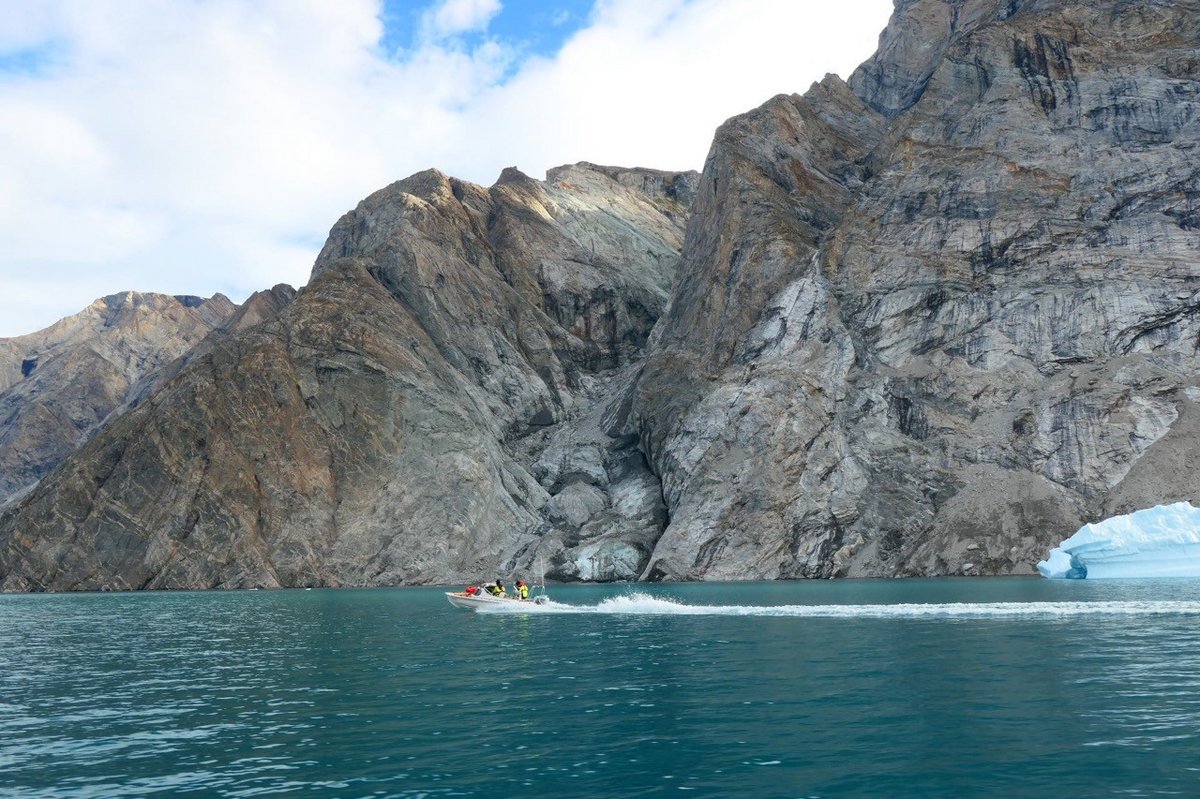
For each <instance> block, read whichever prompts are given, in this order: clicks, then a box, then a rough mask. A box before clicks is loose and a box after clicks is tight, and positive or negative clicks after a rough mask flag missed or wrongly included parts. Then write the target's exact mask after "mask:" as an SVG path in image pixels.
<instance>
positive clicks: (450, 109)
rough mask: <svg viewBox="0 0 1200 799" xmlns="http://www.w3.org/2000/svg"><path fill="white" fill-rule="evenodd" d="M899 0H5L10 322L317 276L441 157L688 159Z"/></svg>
mask: <svg viewBox="0 0 1200 799" xmlns="http://www.w3.org/2000/svg"><path fill="white" fill-rule="evenodd" d="M890 9H891V3H890V0H842V2H840V3H837V4H829V3H825V2H818V1H817V0H595V1H594V2H584V1H583V0H571V2H557V3H556V2H533V0H437V1H436V2H435V1H434V0H422V1H417V0H409V1H408V2H405V1H404V0H386V1H385V0H189V1H188V2H184V1H183V0H16V1H15V2H13V3H9V4H6V7H5V13H4V14H3V15H0V119H3V120H4V124H3V125H0V176H2V177H0V241H3V243H4V246H3V247H0V337H2V336H13V335H19V334H23V333H27V332H32V331H34V330H37V329H40V328H42V327H45V326H47V325H49V324H51V323H52V322H54V321H55V320H56V319H58V318H60V317H62V316H64V315H67V314H71V313H75V312H77V311H79V310H80V309H82V308H84V307H85V306H87V305H88V304H89V303H90V302H91V301H92V300H94V299H95V298H96V297H99V296H103V295H106V294H111V293H115V292H119V291H125V290H129V289H133V290H138V291H160V292H165V293H171V294H201V295H210V294H212V293H214V292H217V291H220V292H223V293H225V294H227V295H228V296H229V297H230V298H232V299H234V300H235V301H241V300H242V299H244V298H245V297H246V296H247V295H248V294H249V293H250V292H252V291H254V290H256V289H260V288H265V287H269V286H271V285H273V284H275V283H277V282H288V283H291V284H293V285H297V286H298V285H302V284H303V283H304V282H305V281H306V280H307V278H308V272H309V269H310V268H311V265H312V261H313V258H314V257H315V255H316V253H317V251H318V250H319V248H320V246H321V243H322V242H323V241H324V238H325V235H326V233H327V231H328V230H329V228H330V227H331V226H332V225H333V223H334V222H335V221H336V220H337V218H338V217H339V216H340V215H341V214H342V213H344V212H345V211H347V210H348V209H350V208H352V207H353V206H354V205H355V204H356V203H357V202H358V201H359V200H360V199H361V198H363V197H365V196H366V195H367V194H369V193H371V192H372V191H374V190H375V189H378V188H379V187H381V186H384V185H386V184H388V183H390V182H392V181H394V180H397V179H399V178H402V177H404V176H406V175H409V174H411V173H413V172H416V171H419V170H421V169H426V168H428V167H437V168H439V169H441V170H443V171H445V172H447V173H450V174H452V175H456V176H458V177H462V178H465V179H467V180H472V181H475V182H478V183H481V184H484V185H487V184H490V183H491V182H492V181H494V180H495V178H496V177H497V176H498V175H499V173H500V171H501V170H502V169H503V168H504V167H506V166H517V167H519V168H520V169H522V170H523V171H525V172H526V173H528V174H530V175H533V176H535V177H542V176H543V174H544V173H545V170H546V169H547V168H550V167H553V166H556V165H559V164H564V163H573V162H576V161H581V160H588V161H594V162H597V163H608V164H619V165H625V166H649V167H657V168H662V169H699V168H700V167H701V166H702V164H703V160H704V156H705V153H706V152H707V149H708V145H709V142H710V141H711V137H712V132H713V130H714V129H715V128H716V127H717V125H719V124H720V123H721V122H722V121H724V120H725V119H727V118H728V117H730V116H733V115H735V114H739V113H742V112H744V111H747V110H749V109H751V108H753V107H755V106H757V105H760V104H761V103H762V102H764V101H765V100H767V99H768V98H770V97H771V96H773V95H775V94H778V93H780V92H803V91H805V90H806V89H807V88H808V86H809V85H810V84H811V83H812V82H813V81H815V80H819V79H820V78H821V77H822V76H823V75H824V74H825V73H826V72H834V73H837V74H839V75H842V76H843V77H846V76H848V75H849V73H850V72H851V71H852V70H853V69H854V67H855V66H857V64H859V63H860V62H861V61H862V60H864V59H865V58H867V57H868V56H869V55H870V54H871V52H872V51H873V50H874V47H875V44H876V41H877V38H878V35H879V33H880V31H881V30H882V29H883V27H884V26H885V24H886V22H887V17H888V14H889V13H890Z"/></svg>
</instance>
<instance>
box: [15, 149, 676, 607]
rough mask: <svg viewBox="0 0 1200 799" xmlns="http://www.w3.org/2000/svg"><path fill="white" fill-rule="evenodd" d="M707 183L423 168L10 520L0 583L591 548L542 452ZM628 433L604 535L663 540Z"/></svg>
mask: <svg viewBox="0 0 1200 799" xmlns="http://www.w3.org/2000/svg"><path fill="white" fill-rule="evenodd" d="M697 179H698V175H696V174H695V173H690V174H673V173H662V172H654V171H652V170H616V169H612V168H605V167H596V166H593V165H589V164H581V165H577V166H573V167H565V168H562V169H558V170H554V171H552V172H551V173H550V175H549V176H548V180H547V181H546V182H544V183H543V182H540V181H536V180H533V179H530V178H528V177H526V176H524V175H522V174H521V173H519V172H517V171H516V170H506V171H505V172H504V174H503V175H502V176H501V179H500V180H499V181H498V182H497V183H496V185H494V186H492V187H491V188H490V189H485V188H482V187H479V186H475V185H473V184H470V183H465V182H463V181H458V180H454V179H451V178H448V177H446V176H445V175H442V174H440V173H438V172H436V171H429V172H424V173H421V174H418V175H414V176H412V177H410V178H408V179H406V180H404V181H401V182H399V183H396V184H394V185H392V186H389V187H388V188H386V189H383V190H382V191H379V192H377V193H375V194H374V195H372V196H371V197H368V198H367V199H366V200H364V201H363V202H362V203H361V204H360V205H359V207H358V208H357V209H355V210H354V211H352V212H351V213H349V214H347V215H346V216H345V217H343V219H342V220H340V221H339V222H338V223H337V224H336V225H335V226H334V228H333V230H332V232H331V234H330V238H329V241H328V243H327V244H326V246H325V248H324V250H323V251H322V253H321V255H320V257H319V258H318V260H317V263H316V265H315V266H314V269H313V278H312V281H311V282H310V284H309V285H308V286H307V287H305V288H304V289H303V290H302V291H301V292H300V293H299V294H298V296H297V297H296V299H295V300H294V301H293V302H291V303H290V304H289V305H287V307H285V308H284V309H283V310H282V312H281V313H280V314H279V315H278V316H277V317H275V318H274V319H270V320H268V321H266V322H265V323H263V324H260V325H257V326H255V327H252V328H250V329H248V330H244V331H241V332H237V333H234V334H232V335H229V336H224V337H221V338H219V339H217V340H215V341H214V342H213V344H212V346H211V347H210V348H209V349H208V351H207V352H203V353H202V354H199V355H197V356H196V357H194V358H191V359H189V362H188V363H186V364H185V365H183V366H182V368H181V369H180V370H179V372H178V374H177V375H176V376H175V377H174V378H173V379H171V380H170V381H169V382H167V383H165V384H164V385H161V386H159V387H158V388H157V389H156V390H153V391H151V392H150V393H149V395H148V396H147V397H146V398H145V399H144V400H143V401H142V402H141V403H140V404H138V405H137V406H136V407H133V408H131V409H130V410H128V411H127V412H125V413H124V414H122V415H121V416H120V417H119V418H117V419H114V420H113V421H112V422H111V423H109V424H108V425H106V426H105V428H104V429H103V431H101V433H100V434H99V435H98V436H97V437H96V438H95V439H93V440H92V441H91V442H90V443H89V444H88V445H87V446H86V447H84V448H83V449H82V450H81V451H80V452H79V453H77V454H76V455H75V456H74V457H73V458H71V459H70V460H69V461H68V462H67V463H66V464H64V466H63V467H61V468H60V469H58V470H57V471H55V472H54V473H52V474H51V475H49V476H48V477H47V478H46V479H44V480H43V481H42V482H41V484H39V486H38V487H37V489H36V490H35V491H34V492H33V493H32V494H30V495H29V496H28V497H26V498H25V499H24V500H23V501H22V502H21V503H20V505H19V506H17V507H14V508H10V510H9V511H8V512H7V513H6V514H5V515H4V516H3V517H0V580H2V585H3V587H4V588H6V589H8V590H24V589H42V588H60V589H85V588H170V587H179V588H182V587H213V586H224V587H234V586H258V585H261V586H278V585H301V584H304V585H311V584H332V585H344V584H353V585H368V584H378V583H393V582H400V581H403V582H431V581H444V580H447V579H460V578H463V579H465V578H469V577H477V576H478V575H479V574H481V573H483V572H487V573H490V572H491V571H492V570H493V569H494V568H496V567H497V565H498V564H499V565H504V564H509V565H510V566H511V565H515V564H516V563H517V562H523V563H528V562H529V561H530V560H531V559H532V558H533V557H534V552H535V551H536V550H538V549H539V548H541V549H542V550H544V551H546V552H548V553H550V554H551V555H553V554H556V553H560V552H561V551H563V549H564V548H565V547H570V546H575V545H577V544H578V543H579V541H578V538H577V537H576V538H571V537H570V536H573V535H575V533H576V532H577V531H578V529H579V527H580V525H581V524H582V521H579V520H578V518H577V517H578V513H579V507H580V506H582V507H588V503H590V502H594V501H595V497H594V496H592V495H591V494H588V497H587V498H586V499H583V500H579V501H578V502H574V503H572V502H570V501H568V500H569V499H571V498H572V497H573V496H574V495H570V496H568V497H567V498H564V499H562V500H558V501H557V504H556V501H555V499H554V497H555V496H556V492H557V494H561V493H563V492H564V491H566V489H567V486H574V485H575V484H576V482H577V481H576V480H575V479H573V478H572V477H571V476H570V475H560V474H559V471H561V470H560V469H559V464H555V465H549V466H547V465H542V466H537V467H535V464H534V463H533V460H534V458H535V453H536V452H537V451H539V446H538V443H537V442H540V441H542V440H544V439H545V437H546V435H547V431H549V430H550V429H552V428H554V427H555V426H556V425H560V423H562V422H564V421H566V420H569V419H571V418H574V417H577V416H580V415H583V414H584V413H585V411H587V410H588V409H590V408H592V407H593V406H594V405H595V403H596V401H597V398H599V397H602V396H604V395H605V392H606V391H607V390H608V389H607V386H608V385H610V384H611V383H613V381H614V379H615V377H614V376H615V375H620V374H623V373H624V371H623V370H625V369H626V367H627V365H628V364H629V363H630V361H631V360H632V359H636V358H637V357H639V356H640V353H641V351H642V347H643V346H644V344H645V341H646V339H647V337H648V336H649V333H650V330H651V328H652V327H653V325H654V322H655V321H656V320H657V318H658V316H659V314H660V313H661V310H662V308H663V306H664V305H665V303H666V299H667V294H668V290H669V287H670V285H671V283H672V281H673V278H674V269H675V265H676V263H677V262H678V257H679V256H678V248H679V246H680V244H681V241H682V232H683V225H684V221H685V217H686V212H687V206H688V203H689V202H690V199H691V194H692V193H693V191H694V188H695V184H696V181H697ZM634 443H635V442H633V441H632V440H630V441H626V442H625V444H624V446H625V448H626V449H625V451H624V452H623V454H622V458H623V460H622V462H621V463H619V464H613V469H612V472H611V478H610V474H609V472H608V471H606V470H605V468H604V465H603V464H602V463H601V462H600V461H596V462H595V463H593V464H590V466H591V467H593V471H595V470H597V469H598V470H599V474H594V473H593V474H592V476H591V477H590V478H589V479H591V480H592V481H593V482H600V481H602V482H604V483H605V484H608V483H609V482H610V481H613V482H616V483H621V482H622V480H624V483H623V484H628V485H627V486H626V488H627V489H628V490H625V491H624V493H622V496H623V497H626V501H625V502H624V504H623V505H621V506H620V508H619V509H617V510H613V511H611V512H610V513H609V514H608V517H606V518H608V522H606V525H607V526H606V527H605V528H604V529H605V530H611V529H612V527H613V526H614V525H615V526H617V527H620V526H621V525H625V526H626V527H629V528H632V529H635V530H637V531H639V533H638V534H640V535H643V536H645V535H648V536H650V539H651V540H652V539H653V537H654V536H656V535H657V533H658V531H659V530H661V526H662V521H663V520H662V516H661V510H660V509H661V501H660V499H659V498H658V495H657V491H653V492H649V493H646V492H642V494H641V495H638V496H635V494H637V491H636V490H635V489H637V488H638V487H639V486H643V485H644V484H646V483H647V482H648V483H650V484H651V485H654V484H655V481H654V480H653V477H652V476H651V475H649V472H648V471H647V470H646V468H645V464H644V461H641V460H640V456H638V455H637V453H636V449H633V446H634ZM534 471H537V472H538V474H539V475H541V476H542V478H543V480H544V481H545V483H546V485H545V486H543V485H542V484H540V483H539V481H538V479H536V478H535V476H534V474H533V472H534ZM551 472H553V473H554V474H555V477H553V478H551V477H549V474H550V473H551ZM572 490H573V491H574V490H575V489H572ZM576 493H579V492H578V491H576ZM584 493H587V492H584ZM638 497H640V498H638ZM574 498H575V499H578V497H574ZM605 504H607V503H605ZM560 505H561V506H564V507H562V508H559V509H558V511H557V512H555V513H550V511H553V510H554V509H555V508H558V506H560ZM572 520H574V521H572ZM647 531H648V532H647Z"/></svg>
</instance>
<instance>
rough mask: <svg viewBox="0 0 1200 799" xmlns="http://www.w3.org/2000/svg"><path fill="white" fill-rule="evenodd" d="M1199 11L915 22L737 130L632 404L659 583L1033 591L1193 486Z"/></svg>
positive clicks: (1025, 6) (924, 8)
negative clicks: (915, 581) (1066, 555)
mask: <svg viewBox="0 0 1200 799" xmlns="http://www.w3.org/2000/svg"><path fill="white" fill-rule="evenodd" d="M1198 10H1200V9H1198V7H1197V6H1196V5H1195V4H1194V3H1149V4H1147V3H1134V2H1120V1H1115V2H1114V1H1111V0H1110V1H1109V2H1100V3H1091V4H1080V3H1074V2H1051V1H1048V0H1047V1H1044V2H987V1H983V0H968V2H942V1H941V0H916V1H915V2H898V3H897V9H896V14H895V16H894V17H893V19H892V21H891V23H890V24H889V26H888V29H887V31H885V33H884V35H883V36H882V38H881V43H880V49H879V52H878V53H877V54H876V56H875V57H874V58H872V59H871V60H870V61H868V62H867V63H866V64H864V65H863V66H862V67H861V68H860V69H859V70H858V71H857V72H856V73H855V74H854V75H853V76H852V77H851V79H850V81H849V83H848V84H846V83H843V82H842V81H841V80H839V79H838V78H837V77H836V76H829V77H827V78H826V79H825V80H824V81H823V82H822V83H820V84H818V85H816V86H814V87H813V89H812V90H810V91H809V92H808V93H807V94H806V95H804V96H803V97H794V96H793V97H778V98H776V99H774V100H772V101H771V102H769V103H767V104H766V105H765V106H763V107H762V108H760V109H758V110H756V111H754V112H752V113H750V114H748V115H746V116H744V117H740V118H738V119H735V120H732V121H731V122H729V123H727V124H726V125H725V126H724V127H723V128H722V129H721V130H720V131H719V132H718V134H717V137H716V140H715V142H714V145H713V149H712V152H711V154H710V157H709V160H708V163H707V164H706V167H705V171H704V178H703V180H702V181H701V185H700V189H699V192H698V195H697V199H696V203H695V206H694V214H693V217H692V220H691V223H690V225H689V228H688V233H687V240H686V243H685V247H684V263H683V267H682V268H681V270H680V272H681V281H680V284H679V286H678V287H677V289H676V292H675V295H674V299H673V302H672V306H671V310H670V313H669V314H668V315H667V316H666V317H665V318H664V319H663V321H662V322H661V323H660V326H659V329H657V330H656V331H655V334H654V338H653V340H652V343H651V348H650V350H651V355H650V357H649V358H648V361H647V364H646V366H645V371H644V374H643V376H642V378H641V380H640V382H639V385H638V391H637V402H636V406H635V414H636V416H637V418H638V420H639V432H640V435H641V437H642V441H643V443H644V447H645V450H646V451H647V453H648V454H649V457H650V460H651V463H652V464H653V467H654V469H655V471H656V473H658V474H659V475H661V478H662V482H663V487H664V495H665V497H666V501H667V506H668V511H669V513H670V518H671V522H670V525H669V526H668V528H667V529H666V532H665V534H664V535H663V536H662V538H661V539H660V541H659V542H658V543H657V546H656V548H655V550H654V555H653V558H652V560H651V562H650V563H649V564H648V565H647V567H646V569H645V570H644V571H643V574H642V576H643V577H644V578H646V579H745V578H780V577H827V576H866V575H888V576H895V575H916V574H1007V573H1031V572H1032V570H1033V564H1034V563H1035V562H1036V561H1037V560H1038V559H1039V558H1040V557H1041V556H1042V555H1043V554H1044V553H1045V551H1046V550H1047V549H1048V547H1049V546H1053V544H1054V543H1055V542H1056V541H1058V540H1060V539H1061V538H1062V537H1063V536H1064V534H1067V533H1069V532H1070V531H1073V530H1075V529H1076V528H1077V527H1078V526H1079V525H1080V524H1081V523H1082V522H1083V521H1085V520H1095V519H1098V518H1102V517H1104V516H1107V515H1110V514H1113V513H1118V512H1125V511H1129V510H1131V509H1134V508H1138V507H1145V506H1150V505H1155V504H1159V503H1165V502H1170V501H1174V500H1179V499H1186V498H1194V497H1195V496H1197V494H1198V493H1200V477H1197V473H1196V472H1195V470H1191V469H1188V468H1186V465H1185V464H1186V461H1187V457H1188V453H1189V452H1191V451H1194V447H1195V444H1196V443H1197V438H1196V434H1197V424H1198V422H1200V410H1198V409H1197V407H1196V405H1195V403H1196V400H1197V399H1200V381H1198V379H1197V366H1198V365H1200V362H1198V360H1197V346H1198V345H1197V341H1198V336H1200V317H1198V315H1197V307H1198V306H1197V294H1196V292H1197V290H1198V289H1200V236H1198V234H1197V229H1198V227H1200V225H1198V224H1197V209H1198V208H1200V172H1197V169H1196V162H1195V155H1196V153H1197V148H1198V145H1200V120H1198V113H1200V105H1198V103H1200V83H1198V82H1197V79H1196V78H1197V74H1198V72H1197V66H1198V65H1200V61H1198V60H1197V53H1198V52H1200V14H1198V13H1197V11H1198Z"/></svg>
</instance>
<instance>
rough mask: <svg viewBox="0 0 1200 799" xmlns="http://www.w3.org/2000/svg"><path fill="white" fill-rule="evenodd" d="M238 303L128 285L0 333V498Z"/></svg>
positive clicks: (44, 468) (59, 455) (60, 456)
mask: <svg viewBox="0 0 1200 799" xmlns="http://www.w3.org/2000/svg"><path fill="white" fill-rule="evenodd" d="M236 310H237V306H236V305H234V304H233V303H232V302H230V301H229V300H228V299H226V298H225V297H224V296H223V295H220V294H218V295H216V296H214V297H212V298H210V299H202V298H200V297H172V296H168V295H164V294H139V293H137V292H133V291H128V292H125V293H123V294H114V295H112V296H109V297H104V298H102V299H99V300H96V302H94V303H92V304H91V305H90V306H88V307H87V308H85V309H84V310H83V311H81V312H80V313H78V314H75V315H74V316H69V317H67V318H65V319H62V320H60V321H58V322H56V323H55V324H54V325H51V326H50V327H48V328H46V329H45V330H40V331H38V332H36V333H31V334H29V335H26V336H20V337H17V338H8V339H0V504H3V503H4V502H5V501H6V500H7V499H9V498H10V497H12V496H13V495H14V494H17V493H19V492H21V491H23V490H25V489H28V488H29V487H30V486H32V485H33V484H35V483H36V482H37V481H38V480H40V479H41V478H42V477H43V476H44V475H45V474H46V473H48V472H49V471H50V470H51V469H53V468H54V467H55V466H57V465H58V464H59V463H60V462H61V461H62V460H64V459H65V458H66V457H67V456H68V455H69V454H70V453H72V452H74V451H75V450H76V449H77V448H78V447H79V446H80V445H81V444H82V443H83V442H85V441H87V440H88V439H89V438H90V437H91V436H92V435H93V434H94V433H95V431H96V429H97V428H98V427H99V426H100V424H101V423H102V422H103V421H104V420H105V418H106V417H107V416H108V415H109V414H110V413H112V412H113V411H114V410H116V409H117V408H118V407H120V406H121V405H123V404H124V403H125V402H126V401H127V400H128V399H129V398H130V393H131V390H132V389H133V387H134V386H135V385H136V384H137V383H138V381H139V380H143V379H145V378H147V377H148V376H149V375H152V374H154V373H156V371H157V370H158V369H160V368H161V367H162V366H164V365H165V364H167V363H169V362H170V361H172V360H173V359H175V358H178V357H179V356H181V355H182V354H183V353H184V352H186V351H187V350H189V349H191V347H192V346H193V345H195V344H196V343H197V342H199V341H200V340H201V339H203V338H204V337H205V336H206V335H208V334H209V333H210V332H212V331H213V330H214V329H216V328H218V327H219V326H220V325H222V324H223V323H225V322H226V321H227V320H228V319H229V318H230V317H231V316H232V315H233V314H234V312H235V311H236Z"/></svg>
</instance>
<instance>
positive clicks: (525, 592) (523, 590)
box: [517, 580, 529, 599]
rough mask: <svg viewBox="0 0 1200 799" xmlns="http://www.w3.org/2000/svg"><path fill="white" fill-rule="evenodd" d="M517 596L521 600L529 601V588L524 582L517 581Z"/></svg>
mask: <svg viewBox="0 0 1200 799" xmlns="http://www.w3.org/2000/svg"><path fill="white" fill-rule="evenodd" d="M517 596H518V597H520V598H521V599H529V586H528V585H526V584H525V582H524V581H522V580H517Z"/></svg>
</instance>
